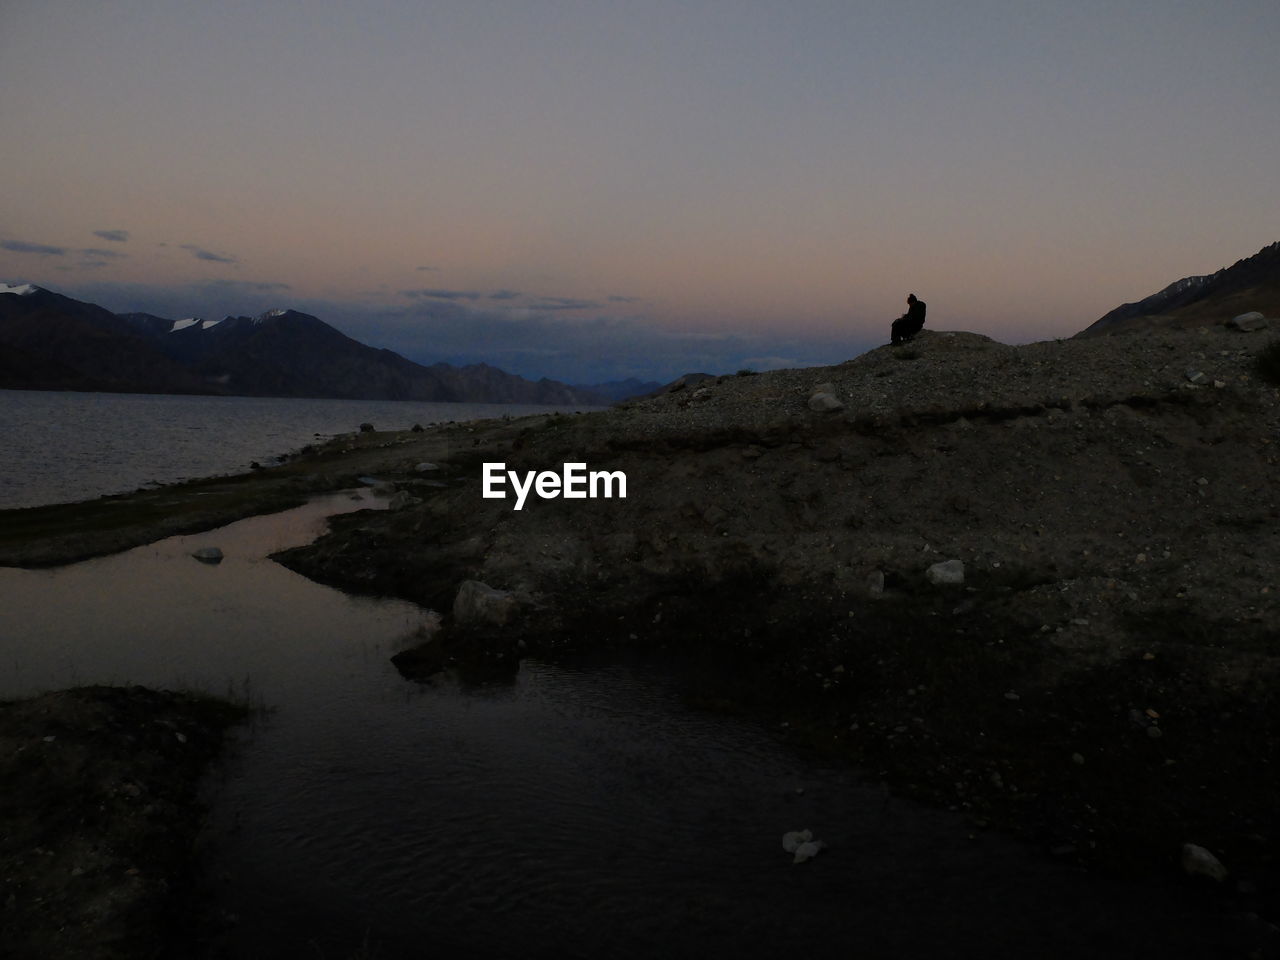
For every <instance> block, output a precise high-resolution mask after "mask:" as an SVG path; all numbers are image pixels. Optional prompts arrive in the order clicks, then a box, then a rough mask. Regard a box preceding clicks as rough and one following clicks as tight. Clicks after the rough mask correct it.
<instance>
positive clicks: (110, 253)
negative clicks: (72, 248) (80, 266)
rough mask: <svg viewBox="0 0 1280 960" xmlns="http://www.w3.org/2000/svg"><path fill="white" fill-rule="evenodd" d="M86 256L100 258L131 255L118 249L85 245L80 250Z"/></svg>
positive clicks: (116, 257) (109, 258)
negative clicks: (102, 248)
mask: <svg viewBox="0 0 1280 960" xmlns="http://www.w3.org/2000/svg"><path fill="white" fill-rule="evenodd" d="M80 252H81V253H82V254H84V255H85V256H86V257H98V258H99V259H103V258H105V259H108V260H112V259H119V258H121V257H127V256H129V255H128V254H127V253H120V252H119V251H118V250H99V249H97V248H95V247H85V248H84V249H83V250H81V251H80Z"/></svg>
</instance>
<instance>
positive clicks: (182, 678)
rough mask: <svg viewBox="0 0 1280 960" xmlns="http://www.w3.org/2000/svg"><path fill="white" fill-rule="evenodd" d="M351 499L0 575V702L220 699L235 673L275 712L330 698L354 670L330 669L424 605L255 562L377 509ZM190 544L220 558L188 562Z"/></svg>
mask: <svg viewBox="0 0 1280 960" xmlns="http://www.w3.org/2000/svg"><path fill="white" fill-rule="evenodd" d="M361 496H362V499H360V500H352V499H350V497H351V495H350V494H335V495H333V496H329V497H323V498H320V499H318V500H316V501H314V502H312V503H311V504H309V505H307V506H305V507H300V508H297V509H295V510H289V511H286V512H284V513H280V514H276V515H274V516H272V517H270V518H253V519H249V520H243V521H240V522H239V523H234V524H231V525H230V526H226V527H223V528H221V529H219V530H217V531H213V532H210V533H203V534H194V535H191V536H181V537H170V538H169V539H166V540H161V541H159V542H157V543H153V544H150V545H148V546H145V547H138V548H136V549H133V550H130V551H127V552H125V553H121V554H117V555H115V556H110V557H101V558H98V559H95V560H89V561H85V562H83V563H77V564H72V565H70V566H64V567H57V568H53V569H48V570H19V569H12V568H4V569H0V666H3V667H4V668H5V669H3V670H0V697H17V696H24V695H28V694H32V693H37V692H40V691H42V690H49V689H58V688H61V687H66V686H73V685H77V684H91V683H116V684H126V683H127V684H133V683H137V684H143V685H147V686H155V687H164V688H175V687H177V688H194V689H198V690H203V691H206V692H210V693H217V694H222V693H226V692H227V691H228V690H233V691H240V692H243V688H244V687H245V684H246V679H245V678H246V677H247V678H249V679H248V681H247V682H248V684H249V686H250V687H251V688H252V690H253V692H254V694H255V695H257V696H259V697H261V698H263V699H265V700H267V701H269V702H271V703H274V704H277V705H288V704H292V703H295V702H306V701H313V700H315V699H316V698H317V697H320V696H332V695H341V688H342V687H343V686H344V683H345V681H346V679H347V678H349V677H350V676H351V675H352V673H353V669H354V668H353V667H350V666H348V667H347V668H346V669H335V664H351V663H352V662H353V661H364V660H368V659H371V658H372V659H375V660H378V661H381V660H383V659H385V656H386V655H387V654H388V653H389V652H394V649H395V647H396V644H397V642H398V641H399V638H400V637H402V636H404V634H405V633H407V632H408V631H410V630H411V629H413V628H414V627H415V626H417V625H418V624H419V623H420V622H421V621H422V619H423V615H424V611H422V610H421V609H419V608H417V607H415V606H414V605H412V604H408V603H400V602H394V601H375V600H369V599H365V598H358V597H349V596H347V595H345V594H343V593H341V592H339V591H336V590H331V589H328V588H326V587H322V586H320V585H318V584H315V583H312V582H311V581H309V580H307V579H306V578H304V577H301V576H298V575H297V574H295V573H293V572H291V571H289V570H287V569H285V568H284V567H282V566H280V565H279V564H277V563H274V562H273V561H271V560H269V559H268V555H269V554H270V553H272V552H274V551H277V550H282V549H285V548H287V547H291V546H298V545H301V544H304V543H307V542H309V541H310V540H312V539H314V538H315V537H316V536H317V535H318V534H319V533H320V532H322V531H323V529H324V524H325V517H326V516H328V515H332V514H334V513H340V512H346V511H350V510H353V509H360V508H368V507H379V506H385V501H378V500H374V499H372V498H370V497H369V496H368V494H361ZM202 546H217V547H219V548H221V550H222V551H223V554H224V556H225V559H223V561H222V562H221V563H219V564H216V565H212V564H206V563H201V562H199V561H197V560H195V559H193V558H192V557H191V556H190V554H191V553H192V551H193V550H195V549H197V548H198V547H202ZM359 669H360V670H363V667H360V668H359ZM392 673H394V671H392Z"/></svg>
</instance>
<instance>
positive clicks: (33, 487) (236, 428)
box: [0, 390, 594, 510]
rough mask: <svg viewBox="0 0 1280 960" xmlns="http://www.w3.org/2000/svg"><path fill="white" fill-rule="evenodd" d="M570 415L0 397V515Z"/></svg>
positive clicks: (324, 403) (498, 409)
mask: <svg viewBox="0 0 1280 960" xmlns="http://www.w3.org/2000/svg"><path fill="white" fill-rule="evenodd" d="M573 409H583V410H589V409H594V408H591V407H581V408H573V407H540V406H532V405H527V404H498V403H416V402H409V401H395V400H305V399H296V398H291V397H188V396H173V395H168V394H130V393H74V392H61V393H58V392H49V391H39V390H0V423H2V424H4V428H3V431H0V510H6V509H11V508H14V507H34V506H40V505H41V504H46V503H69V502H73V501H76V500H88V499H92V498H94V497H100V496H103V495H105V494H112V493H127V492H129V491H132V490H136V489H137V488H139V487H144V486H151V485H154V484H161V483H174V482H176V481H179V480H188V479H194V478H197V477H210V476H217V475H221V474H227V473H244V472H245V471H247V470H248V469H249V465H250V463H253V462H255V461H256V462H257V463H260V464H262V465H264V466H266V465H268V464H270V463H272V462H274V460H275V458H277V457H279V456H280V455H282V454H285V453H289V452H292V451H294V450H297V449H299V448H301V447H303V446H305V445H306V444H308V443H312V442H315V441H317V440H320V439H325V438H328V437H331V436H334V435H335V434H339V433H350V432H353V431H355V430H358V429H359V427H360V424H362V423H371V424H373V425H374V427H376V428H377V429H379V430H407V429H409V428H410V427H412V426H413V425H414V424H421V425H422V426H424V427H425V426H427V425H429V424H431V423H445V422H448V421H451V420H477V419H481V418H485V417H501V416H523V415H525V414H529V413H546V412H548V411H551V410H562V411H569V410H573Z"/></svg>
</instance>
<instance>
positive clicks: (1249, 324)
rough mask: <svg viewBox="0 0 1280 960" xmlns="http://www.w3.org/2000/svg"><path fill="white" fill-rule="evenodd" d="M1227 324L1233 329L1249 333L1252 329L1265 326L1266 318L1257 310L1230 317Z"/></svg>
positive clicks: (1261, 328)
mask: <svg viewBox="0 0 1280 960" xmlns="http://www.w3.org/2000/svg"><path fill="white" fill-rule="evenodd" d="M1227 326H1228V327H1231V328H1232V329H1234V330H1243V331H1244V332H1246V333H1249V332H1251V331H1253V330H1263V329H1265V328H1266V326H1267V318H1266V317H1264V316H1263V315H1262V314H1260V313H1259V312H1258V311H1257V310H1252V311H1250V312H1249V313H1242V314H1240V315H1239V316H1237V317H1232V318H1231V319H1230V320H1228V321H1227Z"/></svg>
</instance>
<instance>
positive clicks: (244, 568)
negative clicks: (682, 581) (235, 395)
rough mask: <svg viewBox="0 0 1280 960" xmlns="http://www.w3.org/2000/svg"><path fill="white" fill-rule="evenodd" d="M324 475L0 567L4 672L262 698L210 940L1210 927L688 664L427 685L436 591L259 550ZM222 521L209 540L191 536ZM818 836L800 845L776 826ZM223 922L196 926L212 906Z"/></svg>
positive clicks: (1140, 938)
mask: <svg viewBox="0 0 1280 960" xmlns="http://www.w3.org/2000/svg"><path fill="white" fill-rule="evenodd" d="M362 505H363V504H362V503H353V502H351V501H348V500H345V499H343V498H340V497H335V498H329V499H327V500H325V501H320V502H317V503H315V504H313V505H311V506H310V507H307V508H302V509H300V510H297V511H290V512H288V513H286V514H280V515H277V516H275V517H270V518H258V519H255V520H250V521H244V522H242V523H240V524H233V525H232V526H230V527H226V528H223V529H221V530H218V531H215V532H213V533H210V534H204V535H198V536H190V537H175V538H171V539H169V540H165V541H161V542H159V543H157V544H153V545H151V546H148V547H143V548H139V549H137V550H132V551H129V552H128V553H125V554H121V555H119V556H115V557H107V558H103V559H100V560H93V561H88V562H86V563H81V564H76V565H74V566H69V567H64V568H60V569H55V570H44V571H22V570H0V657H2V658H3V659H0V663H2V664H5V665H8V664H12V665H13V669H12V670H3V671H0V682H2V683H3V685H4V686H3V690H2V691H0V696H16V695H21V694H26V693H32V692H35V691H38V690H42V689H47V688H51V687H61V686H66V685H68V684H71V683H103V682H130V683H143V684H147V685H151V686H158V687H173V686H189V687H196V688H199V689H204V690H208V691H210V692H214V693H221V692H225V691H226V690H227V689H228V688H229V689H231V690H232V691H233V692H237V693H240V692H247V693H248V694H249V696H250V697H251V698H252V699H255V700H258V701H260V702H262V703H265V704H267V705H270V706H271V707H272V708H273V712H272V713H271V714H270V715H269V717H268V718H267V719H266V720H264V721H261V722H259V723H258V724H257V725H256V726H255V728H254V729H253V730H251V731H249V732H247V733H246V734H245V735H244V738H243V742H242V744H241V747H240V749H239V750H238V751H236V753H235V754H234V755H233V757H232V758H231V760H230V762H229V764H228V766H227V767H226V768H225V769H224V770H223V771H222V772H221V773H220V774H219V775H218V776H217V777H215V780H214V782H213V783H212V785H211V788H210V794H209V797H210V801H211V805H212V809H211V814H210V821H209V826H208V828H207V830H206V837H205V841H206V842H205V847H206V849H208V850H209V859H208V863H207V867H208V871H207V876H208V880H207V882H208V885H209V891H208V892H209V895H210V897H211V898H212V900H213V901H214V902H215V903H216V904H217V905H218V906H219V908H220V910H221V912H222V914H224V915H227V916H234V918H235V923H234V924H232V925H231V926H230V928H229V929H227V930H226V931H220V932H218V933H217V937H216V939H215V940H214V941H213V942H204V941H202V942H199V943H196V944H193V945H192V948H191V950H192V955H194V956H201V957H210V958H212V957H217V958H227V957H282V956H304V955H305V956H318V957H335V958H345V957H351V956H356V955H362V954H361V953H360V951H361V950H362V949H366V950H367V951H368V952H367V954H364V955H374V956H379V957H383V958H397V957H420V956H426V955H430V954H444V955H449V956H465V957H511V956H528V955H532V956H549V955H553V954H554V955H555V956H557V957H606V956H607V957H618V958H628V957H635V958H642V957H654V956H662V957H682V956H689V957H693V956H697V957H706V956H729V955H732V956H735V957H776V956H779V955H782V954H784V953H786V954H794V955H797V956H804V957H840V958H847V957H849V956H851V955H863V956H899V957H934V956H959V955H982V956H1014V955H1019V956H1020V955H1028V956H1037V957H1078V956H1081V955H1091V956H1095V957H1132V956H1150V955H1159V956H1161V957H1162V958H1166V960H1167V958H1171V957H1187V956H1197V957H1198V956H1204V955H1209V954H1210V953H1211V952H1213V951H1214V949H1215V948H1216V945H1217V944H1218V943H1219V941H1220V939H1221V938H1220V936H1219V934H1220V931H1219V929H1218V927H1217V924H1216V921H1215V920H1214V918H1213V917H1211V916H1207V915H1205V914H1204V913H1202V912H1201V913H1197V912H1196V910H1195V909H1193V907H1194V905H1195V904H1196V903H1197V902H1198V901H1196V900H1194V899H1193V900H1187V899H1186V898H1185V897H1184V896H1183V893H1184V892H1183V891H1181V890H1180V889H1176V888H1174V889H1171V888H1169V887H1166V886H1165V885H1162V884H1155V883H1152V882H1150V881H1147V882H1144V883H1142V884H1132V885H1124V884H1119V883H1114V882H1102V881H1099V880H1098V879H1096V878H1093V877H1090V876H1087V875H1084V874H1081V873H1078V872H1077V871H1075V870H1073V869H1071V868H1070V867H1068V866H1066V865H1064V864H1060V863H1055V862H1051V861H1048V860H1045V859H1043V858H1041V857H1038V856H1036V855H1035V854H1034V853H1033V852H1032V851H1029V850H1028V849H1026V848H1025V847H1023V846H1020V845H1018V844H1015V843H1014V842H1012V841H1011V840H1009V839H1007V838H1002V837H999V836H994V835H978V836H977V837H976V838H972V837H971V829H970V826H969V824H968V822H967V821H966V820H964V819H963V818H961V817H960V816H958V815H955V814H950V813H946V812H943V811H937V810H929V809H923V808H919V807H916V806H914V805H912V804H909V803H907V802H905V801H901V800H897V799H891V800H889V801H888V802H886V797H885V794H884V793H883V792H882V790H881V788H880V787H879V785H878V784H875V783H870V784H869V783H867V782H866V781H864V780H862V779H861V778H860V777H859V776H857V775H856V774H855V773H854V772H852V771H849V770H846V769H832V768H830V767H828V766H825V765H824V764H823V763H820V762H817V761H815V760H814V759H813V758H809V757H805V756H802V755H800V754H797V753H796V752H795V751H794V750H792V749H790V748H789V747H788V746H786V745H785V744H784V743H781V742H780V741H778V740H777V739H776V738H775V737H773V736H772V735H771V734H770V732H769V731H767V730H765V729H763V728H761V727H760V726H758V725H756V724H752V723H747V722H742V721H739V720H734V719H730V718H724V717H718V716H714V715H711V714H706V713H699V712H697V711H695V710H693V709H691V708H689V707H688V706H686V704H685V701H684V699H683V696H682V691H683V680H682V671H681V668H680V666H679V665H678V664H674V665H673V664H670V663H668V664H657V663H655V662H653V661H651V660H638V659H633V660H629V661H628V660H620V659H614V660H610V661H606V662H604V663H598V662H597V663H594V664H573V663H548V662H538V661H526V662H525V663H524V664H523V665H522V667H521V669H520V672H519V674H518V675H517V676H516V678H515V680H514V682H512V683H509V684H506V685H500V686H493V687H486V688H480V689H479V690H474V689H470V688H467V689H464V688H461V687H459V686H457V685H456V684H454V683H451V682H449V681H447V680H445V681H442V682H439V683H435V684H430V685H417V684H412V683H406V682H405V681H403V680H401V679H400V677H399V675H398V673H397V672H396V670H395V668H394V667H393V666H392V665H391V663H390V662H389V656H390V655H391V654H392V653H394V652H395V651H396V650H397V649H398V648H399V646H400V644H401V641H402V638H403V637H404V636H405V635H406V634H407V633H409V632H410V630H412V629H413V628H414V627H416V626H417V625H418V624H419V623H421V622H422V621H423V620H424V618H426V617H428V616H429V614H428V613H427V612H426V611H423V610H421V609H419V608H417V607H415V606H413V605H412V604H408V603H402V602H396V601H384V600H370V599H361V598H355V597H348V596H345V595H343V594H342V593H340V592H338V591H336V590H332V589H329V588H326V587H323V586H320V585H317V584H314V583H311V582H310V581H307V580H305V579H303V578H302V577H300V576H297V575H295V574H293V573H291V572H290V571H288V570H286V569H284V568H282V567H280V566H278V565H277V564H274V563H272V562H271V561H269V560H267V559H266V557H267V555H268V554H269V553H270V552H272V551H274V550H279V549H282V548H285V547H288V546H292V545H294V544H297V543H302V542H305V541H307V540H308V539H310V538H311V537H313V536H314V535H315V534H316V533H317V532H318V531H319V529H320V528H321V526H322V524H323V519H322V518H323V516H324V514H325V513H326V512H329V513H331V512H334V511H335V510H338V509H350V508H352V507H358V506H362ZM206 545H208V546H218V547H220V548H221V549H222V550H223V552H224V554H225V559H224V560H223V561H222V563H220V564H218V565H217V566H209V565H205V564H201V563H199V562H198V561H196V560H194V559H192V558H191V557H190V556H189V554H190V553H191V551H192V550H194V549H196V548H197V547H200V546H206ZM806 828H807V829H811V830H813V831H814V833H815V835H816V836H817V837H819V838H820V839H822V840H823V841H824V842H825V843H826V844H827V845H828V846H827V848H826V849H825V850H824V851H823V852H822V853H821V855H819V856H818V857H817V858H816V859H814V860H812V861H810V862H808V863H805V864H802V865H794V864H792V862H791V857H790V856H789V855H787V854H786V853H784V852H783V850H782V846H781V838H782V835H783V833H784V832H786V831H789V830H798V829H806ZM208 936H212V934H208Z"/></svg>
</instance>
